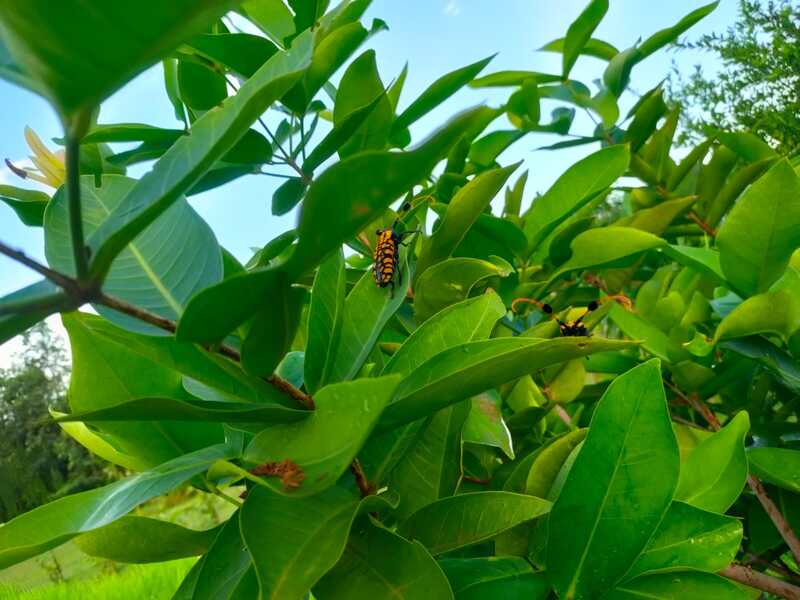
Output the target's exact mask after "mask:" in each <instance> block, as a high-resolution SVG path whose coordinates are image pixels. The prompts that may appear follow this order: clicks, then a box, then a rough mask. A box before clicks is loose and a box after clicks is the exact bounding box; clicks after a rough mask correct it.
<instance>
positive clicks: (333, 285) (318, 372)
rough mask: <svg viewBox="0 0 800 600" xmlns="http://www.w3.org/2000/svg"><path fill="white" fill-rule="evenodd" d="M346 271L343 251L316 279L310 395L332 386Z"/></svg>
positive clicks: (310, 328) (311, 314) (308, 359)
mask: <svg viewBox="0 0 800 600" xmlns="http://www.w3.org/2000/svg"><path fill="white" fill-rule="evenodd" d="M344 300H345V268H344V256H343V255H342V252H341V250H340V251H339V252H335V253H334V254H331V256H330V257H329V258H328V259H327V260H325V261H323V262H322V264H321V265H320V266H319V270H317V275H316V277H314V287H313V289H312V292H311V307H310V308H309V313H308V343H307V344H306V360H305V371H304V375H305V383H306V389H307V390H308V391H309V392H310V393H312V394H313V393H315V392H316V391H317V390H318V389H319V388H321V387H323V386H324V385H325V384H327V383H328V380H329V378H330V375H331V371H332V370H333V364H334V362H335V361H336V352H337V351H338V348H339V338H340V335H341V330H342V321H343V320H344Z"/></svg>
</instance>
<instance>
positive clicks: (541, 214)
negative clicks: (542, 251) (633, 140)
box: [525, 145, 630, 253]
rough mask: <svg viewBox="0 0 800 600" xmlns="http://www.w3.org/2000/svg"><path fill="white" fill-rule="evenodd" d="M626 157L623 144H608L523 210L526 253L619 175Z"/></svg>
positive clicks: (624, 167)
mask: <svg viewBox="0 0 800 600" xmlns="http://www.w3.org/2000/svg"><path fill="white" fill-rule="evenodd" d="M629 159H630V155H629V152H628V149H627V147H626V146H621V145H617V146H609V147H608V148H604V149H603V150H600V151H598V152H595V153H594V154H590V155H589V156H588V157H586V158H584V159H583V160H580V161H578V162H577V163H575V164H574V165H573V166H571V167H570V168H569V169H567V171H565V172H564V174H563V175H561V177H559V178H558V180H557V181H556V182H555V183H554V184H553V185H552V186H551V187H550V189H549V190H547V192H545V194H544V195H543V196H542V197H541V198H538V199H537V200H536V201H535V202H534V203H533V205H532V206H531V208H530V209H529V210H528V212H527V213H525V235H526V236H527V238H528V252H529V253H531V252H533V251H534V250H535V249H536V247H537V246H538V245H539V244H540V243H541V242H542V240H544V239H545V238H546V237H547V236H548V235H549V234H550V233H552V232H553V231H554V230H555V228H556V227H557V226H558V225H560V224H561V223H563V222H564V221H565V220H566V219H567V218H568V217H570V216H571V215H573V214H574V213H575V212H577V211H578V210H580V209H581V208H582V207H584V206H585V205H586V204H587V203H588V202H589V201H590V200H591V199H592V198H594V197H595V196H597V195H598V194H600V193H602V192H604V191H605V190H606V189H607V188H608V187H609V186H610V185H611V184H612V183H614V182H615V181H616V180H617V179H618V178H619V177H621V176H622V175H623V174H624V173H625V171H626V169H627V168H628V161H629Z"/></svg>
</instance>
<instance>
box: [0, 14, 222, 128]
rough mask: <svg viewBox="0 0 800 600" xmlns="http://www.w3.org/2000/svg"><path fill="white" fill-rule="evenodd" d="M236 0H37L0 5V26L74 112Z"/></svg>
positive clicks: (30, 69)
mask: <svg viewBox="0 0 800 600" xmlns="http://www.w3.org/2000/svg"><path fill="white" fill-rule="evenodd" d="M236 4H237V2H234V1H231V0H202V1H200V2H197V1H195V0H179V1H177V2H166V3H165V2H160V1H159V0H143V1H142V2H140V3H138V4H137V5H136V8H135V10H132V9H131V7H130V6H128V5H125V4H115V3H104V4H102V5H99V6H96V5H94V4H92V5H87V4H86V3H84V2H82V1H80V0H65V1H64V2H59V3H57V4H53V3H52V2H48V1H47V0H32V1H30V2H25V3H16V2H15V3H11V4H5V5H3V6H2V7H0V23H2V25H0V30H1V31H2V37H3V38H4V42H5V44H6V45H7V46H8V48H9V50H10V51H11V55H12V56H13V57H14V59H15V60H16V61H18V62H19V64H20V65H21V66H22V67H23V68H24V70H25V71H26V73H27V75H29V76H31V77H32V78H33V79H35V80H36V83H37V86H38V87H40V88H41V90H42V91H43V92H44V93H45V94H46V95H47V96H48V97H49V98H50V99H51V100H52V101H53V102H54V103H55V105H56V107H57V108H58V109H59V112H61V113H62V115H69V114H71V113H74V112H75V111H77V110H80V109H93V108H94V107H95V106H97V105H98V104H99V103H100V101H101V100H103V99H104V98H105V97H106V96H109V95H110V94H111V92H113V91H114V90H116V89H117V88H119V87H121V86H122V85H123V84H125V83H126V82H127V81H128V80H129V79H132V78H133V77H134V76H135V75H136V74H137V73H139V72H140V71H143V70H144V69H145V68H146V67H148V66H149V65H151V64H152V63H154V62H156V61H157V60H158V59H159V58H161V57H162V56H163V55H165V54H167V53H168V52H169V51H170V50H172V49H173V48H175V47H176V46H177V45H178V44H179V43H180V42H181V41H183V40H184V39H186V38H188V37H190V36H191V35H193V34H195V33H199V32H200V30H201V29H202V28H203V27H204V26H206V25H207V24H209V23H211V22H212V21H213V20H214V19H216V18H218V17H219V16H221V15H222V14H224V13H225V11H227V10H228V9H230V8H233V7H234V6H235V5H236ZM131 31H135V32H136V35H131ZM44 40H46V41H47V43H43V41H44ZM100 48H102V51H98V49H100Z"/></svg>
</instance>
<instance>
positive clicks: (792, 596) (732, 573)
mask: <svg viewBox="0 0 800 600" xmlns="http://www.w3.org/2000/svg"><path fill="white" fill-rule="evenodd" d="M719 574H720V575H722V576H723V577H727V578H728V579H732V580H733V581H737V582H739V583H743V584H744V585H747V586H750V587H752V588H756V589H757V590H761V591H762V592H767V593H768V594H774V595H775V596H778V597H780V598H786V599H787V600H800V587H797V586H794V585H792V584H790V583H787V582H785V581H782V580H780V579H777V578H775V577H770V576H769V575H765V574H764V573H761V572H759V571H754V570H753V569H751V568H750V567H745V566H743V565H728V566H727V567H725V568H724V569H722V570H721V571H720V572H719Z"/></svg>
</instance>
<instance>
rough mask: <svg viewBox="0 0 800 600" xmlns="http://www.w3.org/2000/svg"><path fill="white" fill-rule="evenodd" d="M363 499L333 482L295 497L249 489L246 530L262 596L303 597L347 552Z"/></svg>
mask: <svg viewBox="0 0 800 600" xmlns="http://www.w3.org/2000/svg"><path fill="white" fill-rule="evenodd" d="M376 501H377V499H376V498H375V496H369V497H367V498H366V499H365V500H364V501H361V502H360V501H359V499H358V497H357V496H356V495H355V494H353V493H352V492H349V491H347V490H344V489H343V488H341V487H338V486H334V487H331V488H328V489H327V490H325V491H324V492H322V493H320V494H316V495H314V496H306V497H303V498H290V497H288V496H283V495H281V494H276V493H275V492H272V491H270V490H268V489H266V488H264V487H261V486H256V487H255V488H253V489H252V490H250V493H249V495H248V496H247V500H246V501H245V503H244V507H243V508H242V510H241V515H240V520H241V531H242V537H243V538H244V542H245V544H246V545H247V549H248V550H249V551H250V555H251V556H252V557H253V563H254V564H255V567H256V574H257V575H258V582H259V584H260V586H261V596H260V598H262V599H263V600H301V599H302V598H305V596H306V594H307V593H308V591H309V590H310V589H311V587H312V586H313V585H314V584H315V583H317V581H319V579H320V578H321V577H322V576H323V575H324V574H325V573H326V572H328V571H329V570H330V569H331V567H333V566H334V565H335V564H336V563H337V562H338V561H339V558H340V557H341V556H342V553H343V552H344V549H345V544H346V543H347V536H348V533H349V532H350V527H351V525H352V523H353V520H354V519H355V518H356V515H357V514H358V512H359V509H360V508H363V509H368V508H369V507H370V506H371V505H374V504H373V503H374V502H376Z"/></svg>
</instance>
